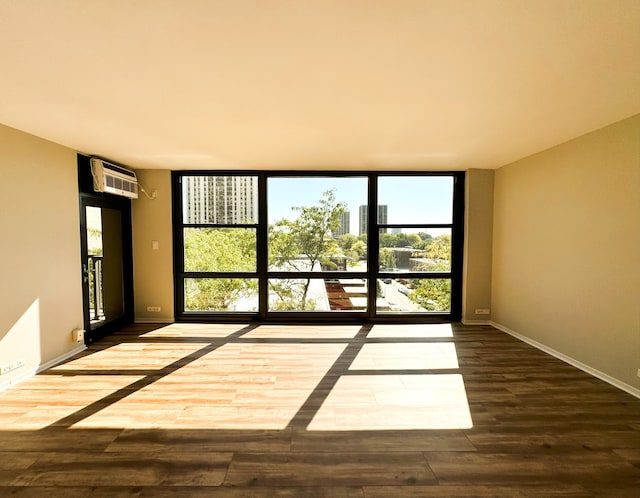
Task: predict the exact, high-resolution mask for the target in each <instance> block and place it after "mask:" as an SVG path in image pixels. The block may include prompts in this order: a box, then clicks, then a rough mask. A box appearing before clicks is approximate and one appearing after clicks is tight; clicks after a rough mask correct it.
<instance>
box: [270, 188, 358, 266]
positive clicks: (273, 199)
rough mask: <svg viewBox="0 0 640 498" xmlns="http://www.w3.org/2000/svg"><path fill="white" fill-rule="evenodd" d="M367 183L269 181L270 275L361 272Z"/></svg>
mask: <svg viewBox="0 0 640 498" xmlns="http://www.w3.org/2000/svg"><path fill="white" fill-rule="evenodd" d="M367 183H368V180H367V178H361V177H355V178H329V177H311V178H269V180H268V198H267V202H268V212H269V217H268V219H269V269H270V270H276V271H293V272H297V271H366V269H367V268H366V259H367V244H366V233H364V234H361V233H359V224H358V216H359V213H360V208H361V206H362V207H364V211H365V212H366V205H367V195H368V194H367V190H368V187H367Z"/></svg>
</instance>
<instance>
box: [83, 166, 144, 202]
mask: <svg viewBox="0 0 640 498" xmlns="http://www.w3.org/2000/svg"><path fill="white" fill-rule="evenodd" d="M91 174H92V175H93V190H95V191H96V192H106V193H108V194H115V195H122V196H124V197H129V198H130V199H137V198H138V179H137V178H136V174H135V173H134V172H133V171H130V170H128V169H125V168H123V167H121V166H116V165H115V164H111V163H109V162H107V161H104V160H103V159H98V158H97V157H92V158H91Z"/></svg>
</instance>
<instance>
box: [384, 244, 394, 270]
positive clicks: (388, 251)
mask: <svg viewBox="0 0 640 498" xmlns="http://www.w3.org/2000/svg"><path fill="white" fill-rule="evenodd" d="M396 265H397V261H396V255H395V253H394V251H393V249H392V248H390V247H383V248H381V249H380V268H395V267H396Z"/></svg>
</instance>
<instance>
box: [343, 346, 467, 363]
mask: <svg viewBox="0 0 640 498" xmlns="http://www.w3.org/2000/svg"><path fill="white" fill-rule="evenodd" d="M450 368H451V369H454V368H459V365H458V357H457V355H456V347H455V344H454V343H452V342H430V343H404V344H403V343H393V344H385V343H382V344H365V345H364V346H363V347H362V350H361V351H360V353H359V354H358V356H356V358H355V360H354V361H353V363H352V364H351V366H350V367H349V370H436V369H438V370H439V369H450Z"/></svg>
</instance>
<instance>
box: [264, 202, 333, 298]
mask: <svg viewBox="0 0 640 498" xmlns="http://www.w3.org/2000/svg"><path fill="white" fill-rule="evenodd" d="M292 210H293V211H294V212H295V213H297V216H296V217H295V218H293V219H289V218H284V219H281V220H278V221H276V222H275V223H274V224H273V225H270V226H269V267H270V268H272V269H279V270H284V271H289V270H293V271H314V270H318V269H319V267H320V263H321V261H322V260H324V259H327V260H330V258H331V256H337V255H339V254H340V246H339V245H338V243H337V241H336V239H334V238H333V236H332V233H333V232H335V231H336V230H337V229H338V228H339V227H340V216H341V215H342V213H344V212H345V210H346V204H344V203H342V202H338V201H337V200H336V196H335V190H327V191H326V192H324V193H323V196H322V199H320V200H319V201H318V202H317V204H316V205H313V206H296V207H293V208H292ZM284 282H286V281H283V280H275V281H273V280H272V281H270V283H269V289H270V290H271V291H272V292H274V293H275V294H276V295H277V297H278V299H277V300H276V302H277V301H279V302H281V303H283V304H281V305H279V304H275V303H274V305H273V306H276V307H277V306H286V307H287V308H289V309H295V310H307V309H309V307H310V306H312V303H311V302H309V301H308V300H307V297H308V294H309V285H310V283H311V281H310V279H303V280H302V284H301V285H299V284H298V285H292V284H285V283H284Z"/></svg>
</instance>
